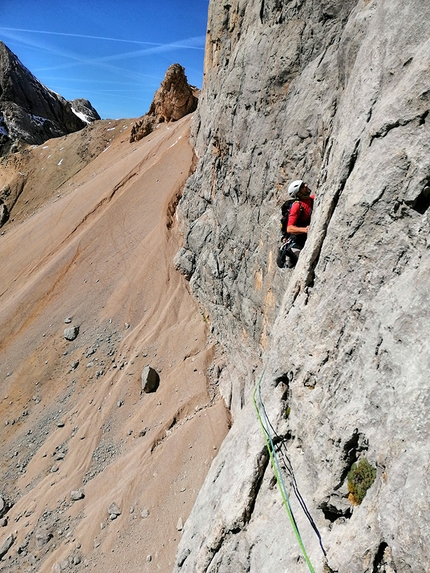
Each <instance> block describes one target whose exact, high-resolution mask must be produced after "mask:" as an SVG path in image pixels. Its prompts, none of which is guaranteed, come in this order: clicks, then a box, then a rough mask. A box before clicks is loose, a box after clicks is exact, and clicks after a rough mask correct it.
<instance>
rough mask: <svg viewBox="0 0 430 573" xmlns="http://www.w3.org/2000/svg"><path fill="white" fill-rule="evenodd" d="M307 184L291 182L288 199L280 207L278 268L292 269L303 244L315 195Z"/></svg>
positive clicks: (299, 180) (297, 181)
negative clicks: (280, 239) (280, 233)
mask: <svg viewBox="0 0 430 573" xmlns="http://www.w3.org/2000/svg"><path fill="white" fill-rule="evenodd" d="M311 193H312V191H311V190H310V189H309V187H308V185H307V183H304V182H303V181H302V180H301V179H298V180H296V181H293V182H292V183H291V184H290V186H289V187H288V194H289V195H290V197H291V198H290V199H288V200H287V201H285V203H284V204H283V205H282V207H281V211H282V219H281V232H282V244H281V247H280V249H279V253H278V258H277V264H278V266H279V267H281V268H283V267H294V266H295V264H296V263H297V259H298V257H299V254H300V251H301V250H302V249H303V246H304V244H305V241H306V238H307V235H308V230H309V224H310V221H311V214H312V208H313V205H314V199H315V195H311Z"/></svg>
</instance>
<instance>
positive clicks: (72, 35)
mask: <svg viewBox="0 0 430 573" xmlns="http://www.w3.org/2000/svg"><path fill="white" fill-rule="evenodd" d="M0 30H6V31H9V32H29V33H31V34H50V35H52V36H71V37H73V38H89V39H92V40H109V41H111V42H127V43H129V44H145V45H147V46H162V45H163V44H161V43H160V42H143V41H141V40H123V39H122V38H109V37H104V36H88V35H86V34H70V33H67V32H50V31H49V30H29V29H27V28H5V27H3V26H0Z"/></svg>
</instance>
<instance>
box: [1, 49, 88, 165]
mask: <svg viewBox="0 0 430 573" xmlns="http://www.w3.org/2000/svg"><path fill="white" fill-rule="evenodd" d="M77 101H79V102H82V101H84V102H86V100H74V102H77ZM87 104H89V105H87ZM87 104H85V105H86V108H87V109H88V111H90V110H93V111H91V113H90V114H89V115H87V116H86V119H85V120H83V119H81V118H80V117H78V115H77V114H76V113H74V111H73V110H72V105H73V102H72V103H71V102H68V101H66V100H65V99H64V98H63V97H61V96H60V95H59V94H57V93H55V92H53V91H51V90H49V89H48V88H47V87H45V86H44V85H42V84H41V83H40V82H39V80H37V79H36V78H35V77H34V76H33V74H32V73H31V72H30V71H29V70H28V69H27V68H26V67H25V66H23V65H22V63H21V62H20V61H19V59H18V58H17V57H16V56H15V54H13V53H12V52H11V51H10V50H9V48H8V47H7V46H6V45H5V44H4V43H3V42H0V156H1V155H5V154H6V153H8V152H9V151H16V150H17V149H18V148H19V147H20V146H21V145H22V144H23V143H27V144H28V143H30V144H40V143H43V142H45V141H46V140H48V139H50V138H51V137H59V136H61V135H65V134H67V133H72V132H74V131H78V130H79V129H82V128H83V127H84V126H85V125H86V123H87V122H88V121H91V119H90V118H91V117H92V116H94V117H95V114H97V112H96V111H95V110H94V108H92V106H91V104H90V103H89V102H87ZM75 105H76V104H75ZM77 105H78V108H79V107H80V106H82V103H81V104H77ZM77 111H78V112H79V113H81V112H82V110H81V109H78V110H77ZM94 112H95V114H94ZM97 116H98V114H97Z"/></svg>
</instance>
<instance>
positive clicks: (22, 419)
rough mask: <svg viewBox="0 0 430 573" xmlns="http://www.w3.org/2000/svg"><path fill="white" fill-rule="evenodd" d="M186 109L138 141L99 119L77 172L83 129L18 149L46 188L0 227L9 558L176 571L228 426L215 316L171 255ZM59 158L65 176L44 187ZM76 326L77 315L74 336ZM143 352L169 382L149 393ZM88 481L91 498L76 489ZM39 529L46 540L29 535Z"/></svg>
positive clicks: (184, 163)
mask: <svg viewBox="0 0 430 573" xmlns="http://www.w3.org/2000/svg"><path fill="white" fill-rule="evenodd" d="M189 122H190V118H189V117H188V118H184V119H183V120H181V121H179V122H177V123H175V124H171V125H164V126H160V127H159V128H158V129H157V130H156V132H155V133H153V134H151V135H150V136H149V137H148V138H146V139H143V140H142V141H140V142H139V143H134V144H130V143H128V130H129V127H127V128H126V129H124V126H123V124H122V123H120V122H116V123H114V124H113V125H112V124H107V122H106V126H104V125H103V123H104V122H101V124H100V127H99V128H100V129H106V130H110V131H114V128H115V129H116V130H117V131H116V134H117V135H116V136H115V137H113V138H111V139H112V141H110V142H109V144H108V145H107V146H106V149H105V151H103V152H102V153H100V154H99V155H98V156H97V157H96V158H95V159H94V160H92V161H91V162H90V163H89V164H88V165H87V166H86V167H85V168H83V169H81V170H80V171H78V172H77V173H75V172H76V171H77V170H78V169H77V164H76V162H75V163H74V167H70V168H69V169H70V171H69V173H73V174H74V175H73V176H72V177H69V176H68V172H67V170H65V168H64V163H65V161H67V158H69V159H70V158H71V157H73V153H74V150H75V149H76V142H77V138H78V137H80V138H82V135H80V136H77V135H76V134H73V135H72V136H68V137H66V138H61V140H51V141H49V142H47V144H45V146H40V147H39V148H35V149H33V150H32V151H31V152H30V156H29V157H26V158H25V165H24V163H23V165H24V166H25V168H26V169H27V171H26V174H28V173H30V172H31V173H32V174H33V176H32V177H34V183H32V194H33V193H36V194H37V193H39V196H40V197H43V200H42V199H41V200H40V201H39V203H38V202H37V201H34V200H31V201H29V198H28V197H27V200H25V197H22V198H21V199H20V202H21V203H20V205H19V209H17V211H16V212H17V213H19V216H16V217H15V221H14V222H12V223H8V225H6V227H4V229H3V230H4V234H3V235H2V236H1V237H0V260H1V261H2V272H1V274H0V383H1V390H0V392H1V394H0V420H1V422H0V423H1V426H0V428H1V446H0V448H1V450H0V455H1V459H2V467H1V480H2V489H1V493H2V494H3V495H4V496H5V497H6V499H9V500H11V501H13V503H14V506H13V507H12V509H11V510H10V511H9V512H8V519H7V525H5V526H4V527H2V528H1V529H0V545H1V544H2V543H3V540H4V539H5V538H6V537H7V536H8V535H9V534H10V533H13V534H14V535H15V536H16V540H15V542H14V545H13V546H12V548H11V549H10V550H9V552H8V553H7V555H6V556H5V557H4V558H3V560H2V561H1V562H0V570H5V571H6V570H7V571H9V570H10V571H25V570H29V571H33V570H34V571H35V570H40V571H51V570H52V567H53V566H54V569H59V567H60V564H61V565H62V566H63V567H66V562H65V560H66V559H68V562H69V565H68V566H69V567H71V569H73V570H75V571H79V570H81V569H82V570H83V569H85V566H89V568H90V569H91V570H92V571H103V572H109V571H127V572H130V573H131V572H133V571H148V572H149V571H164V572H167V571H170V570H171V569H172V566H173V558H174V554H175V550H176V545H177V542H178V539H179V536H180V531H178V525H179V526H180V521H181V520H182V521H185V519H186V518H187V515H188V514H189V512H190V509H191V507H192V504H193V501H194V499H195V497H196V494H197V491H198V489H199V487H200V485H201V483H202V481H203V479H204V477H205V474H206V472H207V469H208V467H209V464H210V463H211V460H212V459H213V457H214V456H215V455H216V452H217V448H218V447H219V445H220V443H221V441H222V439H223V437H224V436H225V434H226V432H227V427H228V419H227V413H226V410H225V408H224V405H223V403H222V401H221V400H219V399H218V397H217V395H216V392H215V391H214V389H212V390H211V389H210V388H209V383H208V379H207V377H206V371H207V368H208V367H209V366H210V364H211V361H212V359H213V353H214V350H213V348H212V347H211V345H210V344H208V342H207V338H206V329H207V325H206V323H205V321H204V319H203V317H202V315H201V313H200V311H199V309H198V307H197V305H196V303H195V301H194V300H193V298H192V297H191V295H190V293H189V289H188V284H187V283H186V281H185V280H184V279H183V278H182V277H181V276H180V275H179V274H178V273H177V272H176V271H175V270H174V268H173V265H172V258H173V256H174V254H175V252H176V251H177V249H178V246H179V244H180V238H179V236H178V234H177V232H176V221H175V218H174V207H175V205H176V202H177V200H178V197H179V195H180V192H181V188H182V186H183V184H184V182H185V180H186V178H187V176H188V175H189V173H190V169H191V165H192V160H193V153H192V149H191V147H190V145H189V141H188V132H189ZM80 144H82V139H81V140H80ZM48 155H49V159H48ZM64 158H66V159H64ZM62 159H63V161H62ZM18 163H19V161H18ZM18 163H17V162H16V161H15V164H14V165H13V166H12V165H9V166H8V167H7V168H4V169H3V171H2V172H1V173H0V179H2V180H3V181H4V180H6V179H7V177H10V174H11V170H12V169H15V170H18V169H20V165H19V164H18ZM71 163H73V162H71ZM78 167H80V165H79V166H78ZM21 168H22V166H21ZM42 168H43V172H44V173H43V178H42V177H40V181H39V183H38V178H37V173H38V170H39V169H40V172H42ZM56 168H58V169H63V171H64V173H63V174H62V176H61V178H62V180H63V181H64V183H63V185H62V186H61V187H60V188H58V189H57V188H56V186H55V185H54V184H53V185H51V187H52V189H51V192H48V191H47V189H48V187H49V185H47V183H46V181H47V180H48V181H49V178H48V179H47V177H46V171H47V170H52V177H51V180H52V181H54V180H55V177H58V175H57V174H56V171H55V169H56ZM7 169H8V170H9V171H7ZM32 181H33V179H32ZM38 184H39V187H38ZM40 185H41V186H40ZM53 190H54V191H55V192H54V193H52V191H53ZM26 201H27V202H26ZM27 204H28V205H30V206H31V208H30V207H28V208H27V209H26V205H27ZM66 319H71V323H70V324H66V322H65V321H66ZM68 326H79V327H80V331H79V335H78V337H77V338H76V339H75V340H74V341H72V342H69V341H67V340H65V338H64V336H63V331H64V329H65V328H66V327H68ZM146 364H150V365H151V366H153V367H154V368H155V369H156V370H157V371H158V372H159V373H160V377H161V383H160V387H159V389H158V391H157V392H155V393H153V394H145V395H141V393H140V384H141V383H140V375H141V372H142V369H143V368H144V366H145V365H146ZM80 488H81V489H82V491H83V492H84V494H85V497H84V499H81V500H79V501H75V502H73V501H71V499H70V494H71V491H73V490H78V489H80ZM112 502H115V503H116V504H117V505H118V506H119V508H120V509H121V515H120V516H119V517H117V519H115V520H111V519H110V518H109V514H108V507H109V505H110V504H111V503H112ZM142 516H143V517H142ZM39 530H46V531H47V532H48V535H49V536H51V537H50V539H49V541H48V542H47V543H46V542H44V541H43V539H42V540H40V539H39V541H38V543H36V532H37V531H39ZM18 549H19V550H20V553H19V554H18V553H17V551H18ZM73 558H74V560H75V564H74V565H70V562H71V561H72V559H73Z"/></svg>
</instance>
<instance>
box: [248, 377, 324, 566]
mask: <svg viewBox="0 0 430 573" xmlns="http://www.w3.org/2000/svg"><path fill="white" fill-rule="evenodd" d="M263 376H264V370H263V372H262V373H261V376H260V378H259V380H258V382H257V384H256V386H255V388H254V392H253V395H252V399H253V402H254V406H255V411H256V413H257V418H258V421H259V423H260V426H261V429H262V432H263V436H264V441H265V443H266V447H267V451H268V452H269V456H270V462H271V465H272V469H273V473H274V474H275V478H276V481H277V484H278V487H279V491H280V492H281V497H282V501H283V504H284V507H285V509H286V510H287V514H288V517H289V520H290V523H291V526H292V528H293V531H294V534H295V536H296V539H297V541H298V544H299V546H300V549H301V550H302V553H303V557H304V558H305V561H306V563H307V565H308V567H309V571H311V573H315V570H314V568H313V566H312V563H311V561H310V559H309V556H308V554H307V553H306V549H305V546H304V544H303V540H302V538H301V535H300V531H299V528H298V526H297V523H296V520H295V518H294V514H293V510H292V508H291V504H290V498H289V495H288V492H287V488H286V485H285V481H284V479H283V476H282V471H281V467H280V463H279V459H278V454H277V451H276V448H275V444H274V441H273V438H272V435H271V433H270V429H272V431H273V432H274V430H273V426H272V424H271V423H270V421H269V418H268V416H267V413H266V409H265V407H264V403H263V400H262V398H261V381H262V379H263ZM257 394H258V400H259V405H258V404H257V400H256V395H257ZM274 434H275V435H276V432H274ZM276 436H277V435H276ZM277 437H278V438H279V436H277ZM285 456H286V454H285ZM286 459H287V463H288V466H287V464H285V465H286V467H288V469H289V473H290V475H291V476H292V477H293V489H294V491H295V493H296V496H297V497H298V499H299V503H300V505H301V507H302V508H303V509H304V511H305V513H306V516H307V517H308V519H309V518H310V520H311V524H312V526H313V527H314V529H315V530H316V531H317V533H318V537H319V539H320V545H321V548H322V550H323V552H324V555H325V551H324V548H323V546H322V543H321V537H320V535H319V532H318V530H317V529H316V526H315V523H314V522H313V520H312V517H311V516H310V514H309V511H308V509H307V508H306V505H305V503H304V500H303V498H302V496H301V495H300V492H299V491H298V487H297V483H296V481H295V478H294V474H293V472H292V466H291V462H290V460H289V459H288V457H287V456H286Z"/></svg>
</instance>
